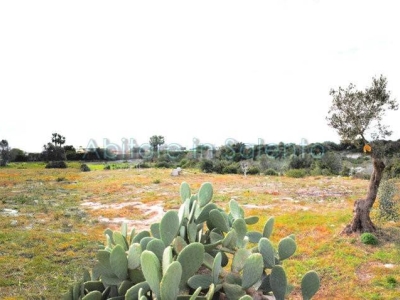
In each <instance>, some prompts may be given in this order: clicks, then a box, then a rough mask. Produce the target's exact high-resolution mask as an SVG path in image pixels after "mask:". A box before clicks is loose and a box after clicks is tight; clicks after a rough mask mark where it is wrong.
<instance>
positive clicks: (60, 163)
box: [45, 161, 67, 169]
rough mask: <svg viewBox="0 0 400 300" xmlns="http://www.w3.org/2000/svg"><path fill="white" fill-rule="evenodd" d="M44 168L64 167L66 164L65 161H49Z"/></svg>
mask: <svg viewBox="0 0 400 300" xmlns="http://www.w3.org/2000/svg"><path fill="white" fill-rule="evenodd" d="M45 168H46V169H65V168H67V164H66V163H65V161H50V162H48V163H47V164H46V167H45Z"/></svg>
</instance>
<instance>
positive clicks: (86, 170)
mask: <svg viewBox="0 0 400 300" xmlns="http://www.w3.org/2000/svg"><path fill="white" fill-rule="evenodd" d="M80 169H81V171H82V172H89V171H90V168H89V166H88V165H87V164H81V167H80Z"/></svg>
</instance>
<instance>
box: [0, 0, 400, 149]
mask: <svg viewBox="0 0 400 300" xmlns="http://www.w3.org/2000/svg"><path fill="white" fill-rule="evenodd" d="M399 5H400V4H399V2H398V1H395V0H393V1H382V0H379V1H366V0H362V1H361V0H360V1H349V0H345V1H340V0H334V1H333V0H331V1H322V0H320V1H317V0H313V1H301V0H293V1H288V0H276V1H267V0H264V1H232V0H230V1H215V0H213V1H188V0H185V1H99V0H96V1H84V0H79V1H54V0H51V1H1V2H0V101H1V105H0V111H1V113H0V139H7V140H8V141H9V144H10V146H11V147H14V148H21V149H22V150H25V151H34V152H39V151H41V150H42V145H43V144H45V143H47V142H49V141H50V140H51V134H52V133H53V132H58V133H60V134H62V135H64V136H65V137H66V144H67V145H74V146H75V147H79V146H83V147H86V146H87V144H88V143H89V141H90V140H91V139H93V140H95V141H96V142H97V144H98V145H99V146H103V139H105V138H107V139H109V140H110V141H111V142H114V143H116V144H120V143H121V139H122V138H126V139H131V138H132V139H135V140H136V142H137V144H138V145H141V144H143V143H147V142H148V140H149V137H150V136H151V135H154V134H157V135H163V136H165V138H166V143H168V144H170V143H179V144H182V145H184V146H188V147H190V146H191V145H192V140H193V139H194V138H196V139H198V140H199V141H200V143H215V144H217V145H222V144H224V143H225V140H226V139H229V138H233V139H236V140H238V141H241V142H246V143H254V144H257V143H258V139H262V140H263V141H264V142H265V143H278V142H280V141H284V142H294V143H300V141H301V139H303V138H304V139H307V140H308V141H309V142H323V141H328V140H330V141H335V142H339V137H338V135H337V134H336V132H335V131H334V130H333V129H331V128H329V127H328V126H327V122H326V120H325V117H326V115H327V112H328V110H329V107H330V104H331V101H332V99H331V97H330V96H329V90H330V89H331V88H338V87H339V86H342V87H346V86H347V85H348V84H349V83H350V82H352V83H355V84H356V85H357V87H358V88H359V89H364V88H365V87H366V86H367V85H369V84H370V83H371V79H372V77H374V76H379V75H380V74H383V75H384V76H386V77H387V79H388V82H389V84H388V88H389V90H390V91H391V92H392V95H393V97H394V98H397V99H398V100H400V60H399V55H400V34H399V29H398V28H400V18H399V15H398V13H399ZM386 123H387V124H388V125H390V126H391V129H392V130H393V131H394V134H393V136H392V137H391V139H396V140H397V139H399V138H400V112H399V111H397V112H394V113H391V114H390V115H388V117H387V122H386Z"/></svg>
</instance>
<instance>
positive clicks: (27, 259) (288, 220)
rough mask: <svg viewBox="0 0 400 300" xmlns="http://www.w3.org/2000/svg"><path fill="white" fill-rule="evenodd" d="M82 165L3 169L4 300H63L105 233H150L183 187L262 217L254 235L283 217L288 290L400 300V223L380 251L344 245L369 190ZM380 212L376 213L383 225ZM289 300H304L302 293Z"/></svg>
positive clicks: (278, 228)
mask: <svg viewBox="0 0 400 300" xmlns="http://www.w3.org/2000/svg"><path fill="white" fill-rule="evenodd" d="M89 166H90V167H91V168H92V169H96V170H94V171H91V172H81V171H80V170H79V165H78V164H72V165H70V168H68V169H65V170H50V169H44V165H42V164H20V165H13V166H11V167H8V168H2V169H0V228H1V229H0V268H1V275H0V298H1V299H58V298H59V297H60V295H62V294H63V293H64V292H65V291H66V289H67V288H68V287H69V286H70V285H71V284H72V283H73V282H74V280H75V279H78V278H80V277H81V275H82V272H83V269H84V268H91V267H92V266H93V265H94V263H95V253H96V251H97V249H98V248H99V246H101V245H102V243H103V241H104V236H103V231H104V230H105V229H106V228H107V227H109V228H113V229H115V228H118V227H120V224H121V222H122V221H126V222H128V224H129V227H131V226H135V227H136V228H148V226H149V224H151V222H152V221H155V220H157V221H158V220H159V219H160V218H161V216H162V214H163V210H165V209H174V208H177V207H178V206H179V204H180V197H179V186H180V184H181V182H182V181H186V182H188V183H189V184H190V186H191V188H192V190H193V191H197V190H198V188H199V187H200V185H201V184H202V183H203V182H206V181H208V182H211V183H212V184H213V187H214V201H215V202H218V203H219V204H221V205H222V206H223V207H226V206H227V203H228V201H229V200H230V199H232V198H234V199H236V200H237V201H238V202H239V203H240V204H241V205H244V207H245V208H246V210H247V213H246V214H247V215H249V214H250V215H258V216H260V217H261V220H260V222H259V225H258V224H257V225H253V226H254V227H255V229H257V230H262V226H263V225H264V223H265V221H266V219H267V218H268V217H270V216H275V218H276V220H275V229H274V232H273V235H272V241H273V242H274V243H277V242H278V241H279V240H280V239H281V238H282V237H285V236H287V235H288V234H291V233H294V234H295V235H296V241H297V245H298V250H297V252H296V254H295V255H294V256H293V258H291V259H289V260H288V261H285V263H284V266H285V269H286V270H287V272H288V273H289V282H290V283H292V284H294V285H295V286H298V285H299V280H300V278H301V276H302V275H303V274H304V273H305V272H306V271H308V270H310V269H314V270H316V271H317V272H318V273H319V275H320V278H321V289H320V290H319V292H318V293H317V295H316V296H315V297H314V299H400V296H399V295H400V222H397V223H394V222H387V223H378V225H379V228H380V229H379V231H378V232H377V236H378V239H379V244H378V245H376V246H369V245H364V244H362V243H361V242H360V237H359V236H358V235H354V236H343V235H340V232H341V230H342V229H343V228H344V226H345V225H346V224H347V223H348V222H349V221H350V220H351V215H352V206H353V202H354V200H355V199H358V198H362V197H363V196H364V195H365V191H366V188H367V185H368V181H366V180H360V179H351V178H344V177H342V178H340V177H308V178H302V179H293V178H286V177H266V176H247V177H244V176H243V175H217V174H203V173H200V172H198V171H197V170H184V172H183V174H182V175H181V176H179V177H171V176H170V170H163V169H123V170H107V171H106V170H102V167H101V166H99V165H97V166H94V165H89ZM375 214H376V212H375V211H374V212H372V215H373V216H374V215H375ZM288 299H299V293H298V289H295V291H294V293H292V295H291V296H289V298H288Z"/></svg>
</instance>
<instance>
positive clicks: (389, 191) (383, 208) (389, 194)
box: [378, 180, 399, 221]
mask: <svg viewBox="0 0 400 300" xmlns="http://www.w3.org/2000/svg"><path fill="white" fill-rule="evenodd" d="M397 194H398V190H397V187H396V184H395V182H394V181H393V180H382V182H381V184H380V185H379V190H378V197H379V206H378V212H379V213H378V218H379V219H381V220H388V221H397V220H398V219H399V212H398V204H397V201H396V199H395V196H396V195H397Z"/></svg>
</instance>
